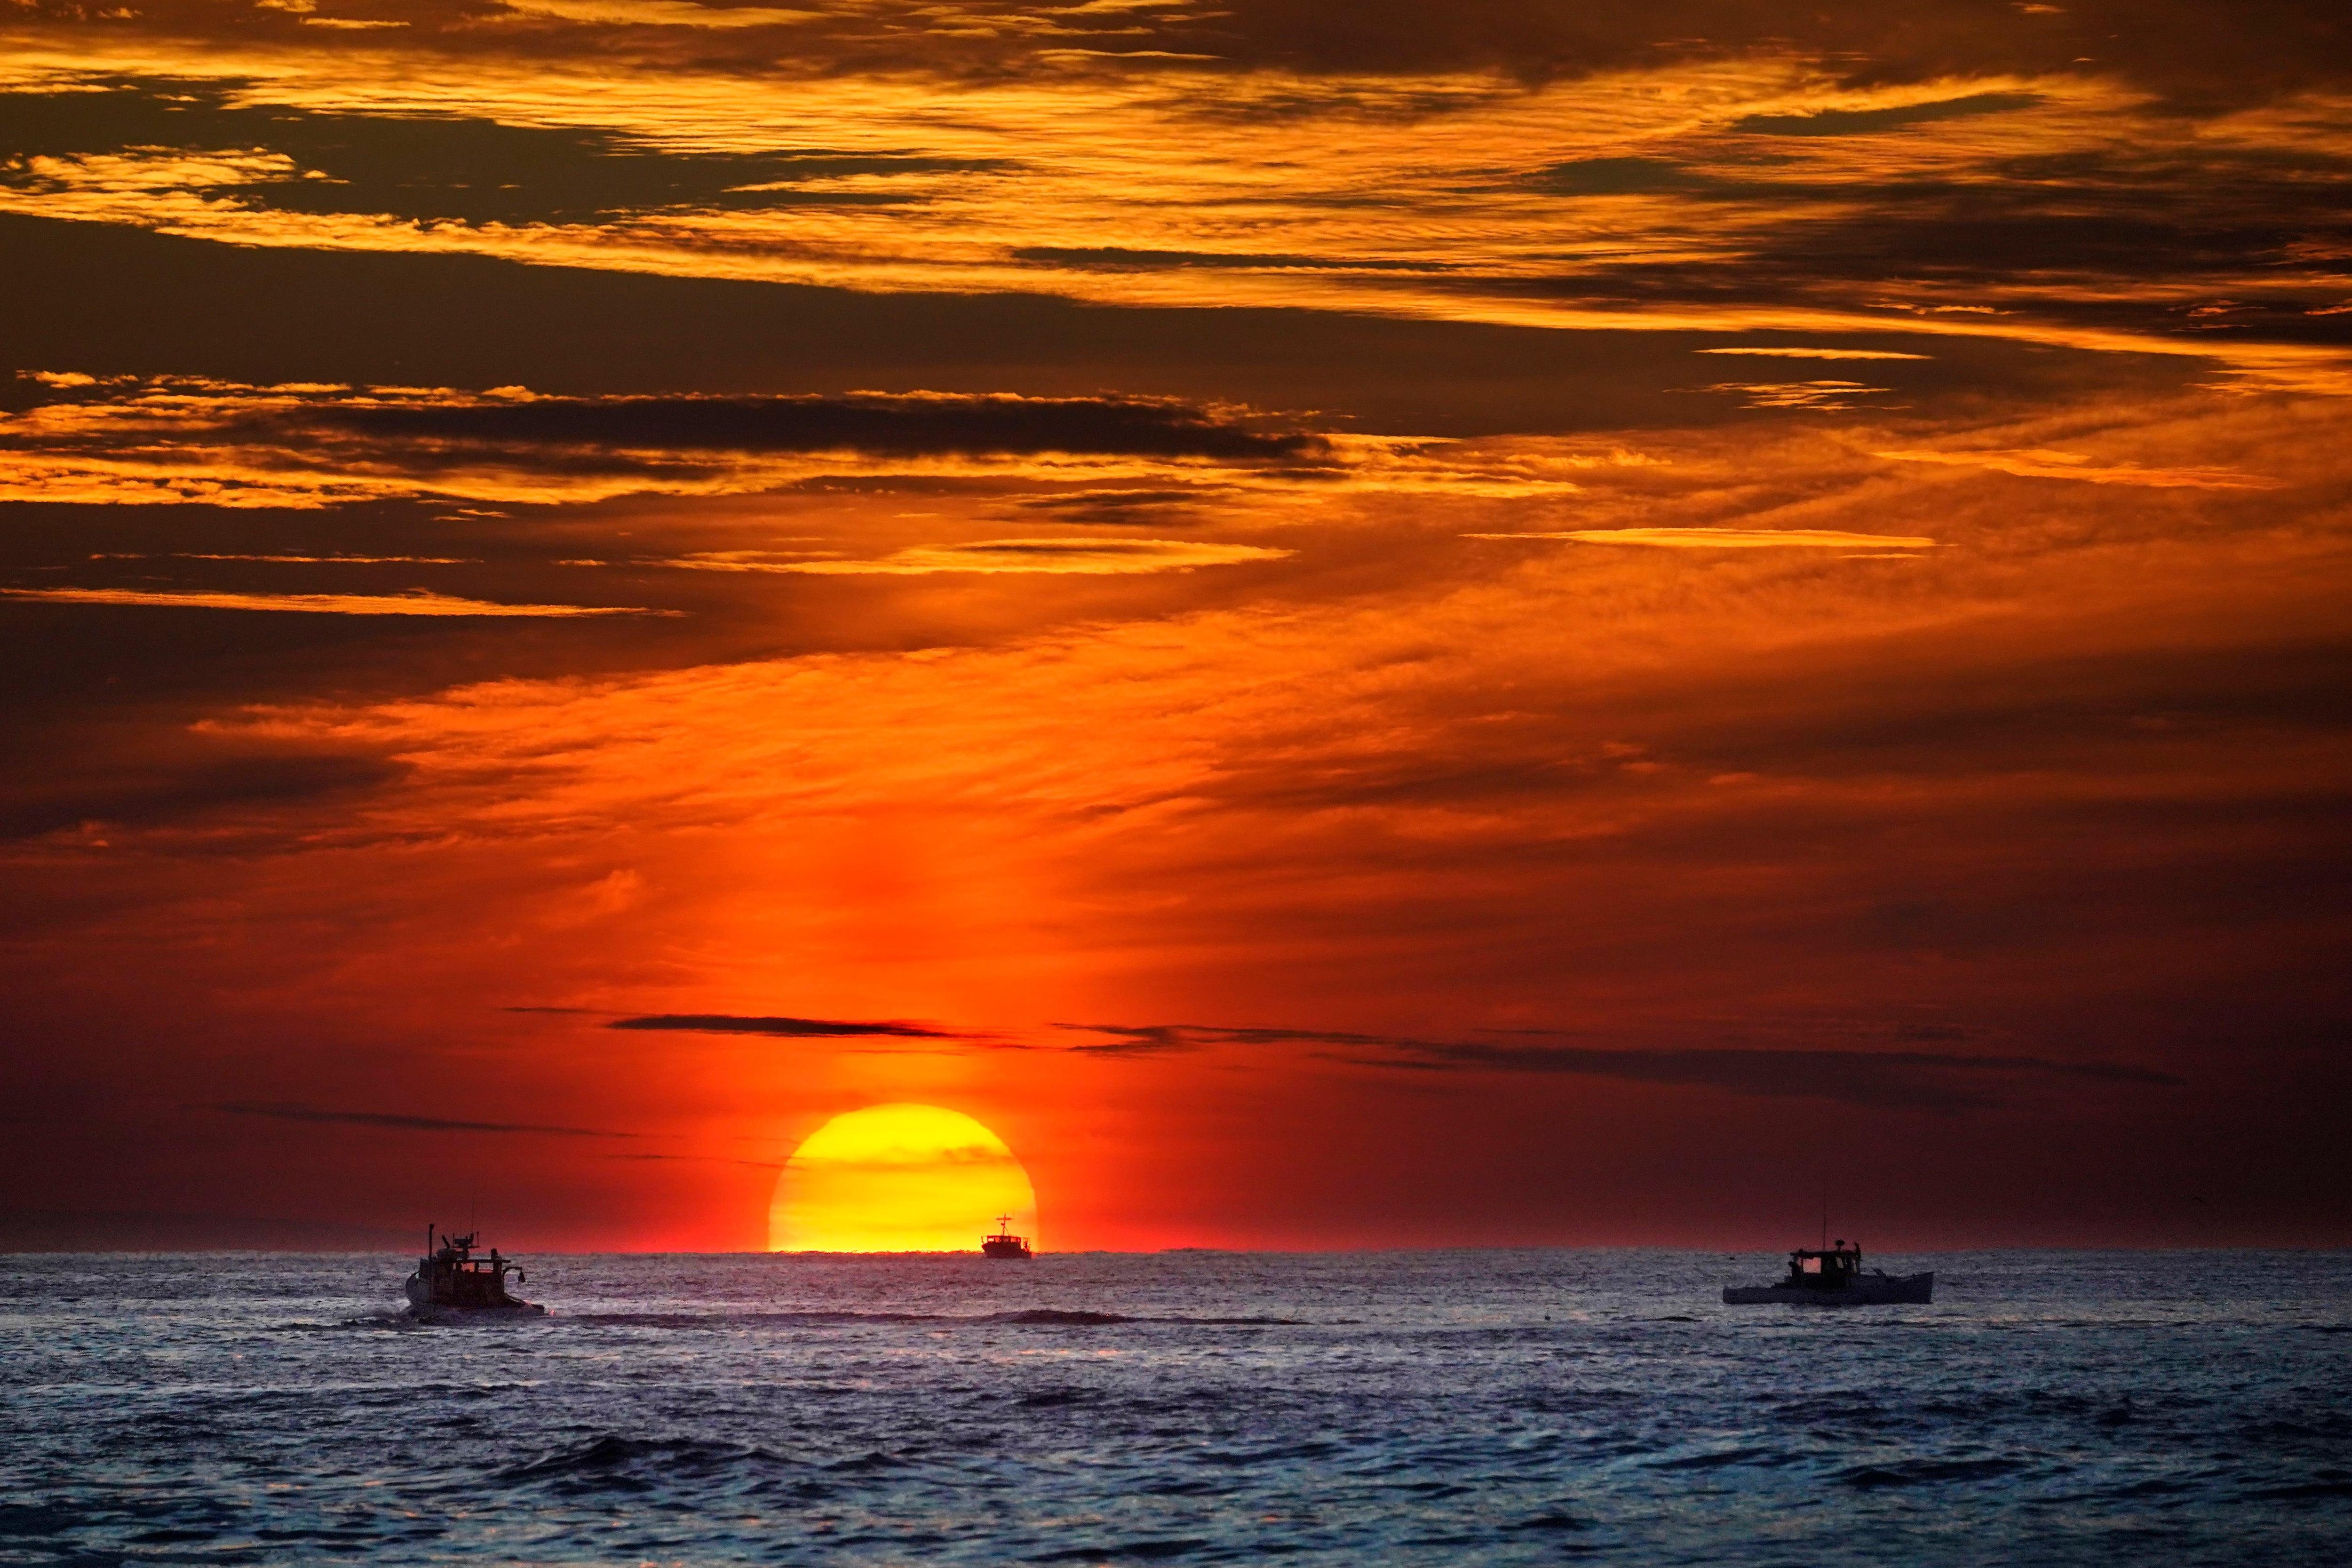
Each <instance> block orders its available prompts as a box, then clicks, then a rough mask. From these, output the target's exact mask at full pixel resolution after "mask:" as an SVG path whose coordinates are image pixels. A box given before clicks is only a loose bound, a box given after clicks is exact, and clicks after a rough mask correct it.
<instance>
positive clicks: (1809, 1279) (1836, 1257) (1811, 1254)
mask: <svg viewBox="0 0 2352 1568" xmlns="http://www.w3.org/2000/svg"><path fill="white" fill-rule="evenodd" d="M1861 1272H1862V1244H1861V1243H1860V1242H1856V1243H1855V1244H1854V1245H1853V1246H1852V1247H1848V1246H1847V1245H1846V1244H1845V1237H1838V1243H1837V1245H1836V1246H1835V1247H1822V1248H1821V1249H1819V1250H1818V1251H1816V1250H1815V1249H1814V1248H1812V1247H1799V1248H1797V1250H1796V1251H1794V1252H1791V1253H1790V1254H1789V1279H1788V1281H1787V1282H1788V1283H1789V1284H1790V1285H1794V1286H1797V1287H1799V1288H1800V1289H1806V1290H1843V1289H1845V1288H1846V1287H1847V1286H1849V1285H1851V1284H1853V1280H1854V1277H1855V1276H1856V1275H1858V1274H1860V1273H1861Z"/></svg>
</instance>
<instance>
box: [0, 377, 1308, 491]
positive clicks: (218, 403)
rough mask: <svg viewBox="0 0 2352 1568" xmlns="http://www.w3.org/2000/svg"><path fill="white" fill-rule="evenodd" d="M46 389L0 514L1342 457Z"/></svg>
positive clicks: (636, 415) (234, 388)
mask: <svg viewBox="0 0 2352 1568" xmlns="http://www.w3.org/2000/svg"><path fill="white" fill-rule="evenodd" d="M47 386H48V387H49V389H50V391H51V393H52V394H58V393H62V394H64V395H62V396H54V395H53V396H52V398H51V400H49V401H45V402H41V403H37V404H36V405H33V406H31V407H29V408H26V409H25V410H23V411H21V412H19V413H16V414H15V415H13V416H0V500H44V501H79V502H90V503H115V504H124V503H151V504H168V503H174V502H179V503H185V502H201V503H206V504H212V505H223V506H244V507H273V508H277V507H295V508H307V509H316V508H319V507H323V506H331V505H341V504H345V503H349V502H352V501H359V500H388V499H398V498H415V497H446V498H451V499H465V500H491V501H521V502H539V503H557V502H565V501H581V500H603V499H607V498H610V497H614V496H619V495H626V494H632V493H645V492H657V493H670V494H730V493H737V494H740V493H744V492H747V491H758V490H762V489H779V488H782V487H784V486H787V485H791V484H795V483H801V482H804V481H809V480H814V479H833V478H844V477H853V476H868V475H871V476H901V475H906V474H910V473H924V474H933V475H944V474H961V475H975V476H976V475H986V474H992V473H995V474H1009V475H1015V476H1021V477H1025V478H1031V479H1048V480H1050V479H1071V478H1076V479H1125V478H1131V477H1139V476H1166V477H1169V478H1175V477H1180V476H1181V477H1187V478H1189V477H1191V476H1193V475H1197V474H1201V473H1203V472H1210V473H1215V474H1218V475H1221V476H1234V475H1256V476H1258V477H1260V478H1261V479H1264V480H1265V481H1267V482H1278V483H1297V482H1301V481H1303V480H1306V479H1316V478H1320V479H1335V478H1339V477H1341V476H1342V474H1343V473H1344V468H1343V466H1342V463H1341V460H1340V458H1339V455H1338V454H1339V447H1340V442H1339V441H1338V440H1335V438H1333V437H1327V436H1324V435H1321V434H1318V433H1315V432H1311V431H1306V430H1301V429H1297V428H1296V427H1286V426H1284V425H1283V424H1282V423H1281V422H1278V421H1275V420H1271V419H1267V418H1265V417H1262V416H1257V415H1255V414H1253V413H1251V412H1250V411H1248V410H1246V409H1241V408H1236V407H1231V406H1223V405H1201V404H1196V403H1192V402H1186V401H1184V400H1181V399H1177V398H1161V397H1141V396H1129V395H1116V394H1103V395H1094V396H1074V397H1044V396H1040V397H1030V396H1024V395H1017V394H1012V393H971V394H962V393H930V392H911V393H897V394H891V393H849V394H845V395H837V396H835V395H814V394H811V395H767V396H724V395H696V394H681V395H667V396H651V395H635V396H631V395H620V396H607V397H585V396H564V397H553V396H549V397H542V396H539V395H534V394H532V393H530V391H528V390H527V389H524V388H521V387H506V388H499V389H495V390H493V391H492V392H488V393H472V392H463V391H457V390H454V389H450V388H445V387H381V386H375V387H357V388H353V387H347V386H331V385H313V384H289V385H277V386H253V385H245V384H236V383H228V382H220V381H214V380H209V379H206V378H201V377H185V376H184V377H158V378H153V379H151V380H146V381H140V382H136V383H133V384H129V385H121V384H114V383H112V382H109V383H107V384H101V385H100V386H98V387H96V388H95V389H92V388H90V387H89V386H85V385H81V384H57V383H48V384H47Z"/></svg>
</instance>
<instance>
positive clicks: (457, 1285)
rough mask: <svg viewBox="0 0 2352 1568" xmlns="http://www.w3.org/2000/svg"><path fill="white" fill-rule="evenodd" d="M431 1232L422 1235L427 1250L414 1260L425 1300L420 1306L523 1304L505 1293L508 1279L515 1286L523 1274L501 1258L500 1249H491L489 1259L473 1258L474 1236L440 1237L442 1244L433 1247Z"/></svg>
mask: <svg viewBox="0 0 2352 1568" xmlns="http://www.w3.org/2000/svg"><path fill="white" fill-rule="evenodd" d="M435 1234H436V1233H434V1232H432V1231H427V1232H425V1246H426V1247H427V1248H428V1249H429V1250H428V1251H427V1252H426V1253H425V1256H424V1257H423V1258H418V1259H417V1260H416V1281H415V1283H417V1284H421V1285H422V1287H423V1294H424V1296H425V1301H424V1302H420V1303H419V1304H420V1305H425V1304H429V1305H432V1306H436V1307H520V1306H521V1305H522V1304H523V1303H521V1302H520V1301H518V1300H515V1299H514V1298H513V1297H512V1296H509V1295H508V1294H507V1276H508V1275H509V1274H512V1275H513V1276H514V1278H515V1283H516V1284H518V1285H520V1284H521V1283H522V1282H523V1272H522V1270H521V1269H520V1268H518V1267H517V1266H516V1264H515V1261H514V1259H513V1258H500V1257H499V1249H498V1248H497V1247H492V1248H490V1255H489V1256H488V1258H477V1257H475V1256H474V1237H473V1235H472V1234H471V1233H468V1234H467V1235H465V1236H443V1237H440V1242H441V1245H440V1246H439V1247H434V1246H433V1241H434V1237H435Z"/></svg>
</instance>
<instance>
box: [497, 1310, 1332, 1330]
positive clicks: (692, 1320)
mask: <svg viewBox="0 0 2352 1568" xmlns="http://www.w3.org/2000/svg"><path fill="white" fill-rule="evenodd" d="M538 1321H546V1322H565V1323H594V1324H597V1325H600V1326H603V1327H609V1328H628V1329H735V1328H757V1327H761V1326H762V1325H772V1326H776V1327H783V1328H809V1327H824V1326H826V1325H836V1324H857V1323H963V1324H970V1325H974V1326H981V1325H987V1324H992V1323H1007V1324H1013V1325H1015V1326H1021V1327H1031V1328H1072V1329H1093V1328H1109V1327H1113V1326H1116V1325H1118V1324H1121V1323H1148V1324H1157V1325H1174V1326H1180V1327H1194V1328H1273V1327H1282V1326H1294V1327H1295V1326H1299V1325H1302V1324H1304V1323H1305V1322H1306V1320H1305V1319H1302V1318H1265V1317H1251V1318H1210V1317H1186V1316H1173V1315H1171V1316H1153V1315H1147V1314H1139V1313H1129V1312H1090V1311H1079V1310H1074V1309H1068V1308H1059V1307H1030V1308H1024V1309H1023V1310H1018V1311H1011V1312H979V1313H957V1312H854V1311H803V1312H564V1313H561V1314H556V1315H553V1316H551V1317H549V1318H546V1319H543V1320H538Z"/></svg>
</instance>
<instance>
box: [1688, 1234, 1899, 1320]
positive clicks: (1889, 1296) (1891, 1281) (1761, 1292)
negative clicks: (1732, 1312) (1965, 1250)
mask: <svg viewBox="0 0 2352 1568" xmlns="http://www.w3.org/2000/svg"><path fill="white" fill-rule="evenodd" d="M1935 1294H1936V1275H1935V1271H1934V1270H1933V1269H1930V1270H1928V1271H1927V1273H1925V1274H1889V1273H1887V1272H1886V1270H1885V1269H1884V1268H1874V1269H1872V1270H1871V1271H1870V1272H1869V1273H1867V1274H1864V1272H1863V1271H1862V1245H1861V1244H1860V1243H1859V1242H1857V1243H1855V1244H1854V1245H1853V1246H1852V1247H1848V1246H1847V1245H1846V1244H1845V1238H1844V1237H1839V1238H1838V1244H1837V1245H1836V1246H1835V1247H1822V1248H1819V1249H1818V1250H1816V1249H1814V1248H1812V1247H1799V1248H1797V1250H1796V1251H1794V1252H1791V1253H1790V1254H1789V1277H1788V1278H1787V1279H1776V1280H1774V1281H1773V1282H1772V1283H1771V1284H1769V1285H1726V1286H1725V1287H1724V1288H1723V1300H1724V1304H1725V1305H1726V1306H1731V1307H1754V1306H1761V1305H1766V1304H1769V1303H1770V1302H1774V1301H1784V1302H1787V1303H1788V1304H1790V1306H1797V1307H1883V1306H1890V1305H1895V1304H1897V1303H1904V1302H1908V1303H1913V1304H1916V1305H1920V1306H1925V1305H1927V1304H1928V1303H1929V1302H1931V1301H1932V1300H1934V1299H1935Z"/></svg>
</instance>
